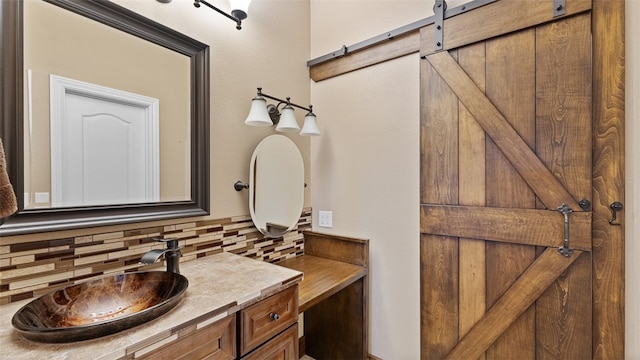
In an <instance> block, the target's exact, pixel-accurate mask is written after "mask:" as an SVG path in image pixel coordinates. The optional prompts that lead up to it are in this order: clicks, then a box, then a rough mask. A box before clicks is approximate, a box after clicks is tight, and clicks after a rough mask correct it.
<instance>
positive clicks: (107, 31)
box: [24, 1, 192, 209]
mask: <svg viewBox="0 0 640 360" xmlns="http://www.w3.org/2000/svg"><path fill="white" fill-rule="evenodd" d="M97 39H100V40H99V41H98V40H97ZM24 43H25V46H24V72H25V74H24V79H25V82H24V92H25V94H24V99H25V100H24V106H25V109H24V114H25V119H24V120H25V121H24V164H25V166H24V196H25V198H24V204H25V209H35V208H48V207H51V206H52V204H57V205H54V207H58V206H61V207H64V206H67V205H68V206H91V205H98V204H118V203H139V202H158V201H160V202H167V201H183V200H191V172H192V169H191V153H190V148H191V143H190V139H191V127H190V124H191V108H190V106H191V105H190V102H191V93H190V89H191V87H190V86H191V75H190V71H191V67H190V66H191V64H190V58H189V57H187V56H184V55H183V54H180V53H178V52H175V51H173V50H169V49H166V48H164V47H161V46H158V45H156V44H153V43H151V42H149V41H147V40H144V39H140V38H138V37H136V36H133V35H130V34H127V33H124V32H122V31H118V30H115V29H113V28H111V27H109V26H107V25H104V24H100V23H98V22H95V21H93V20H90V19H88V18H85V17H83V16H80V15H78V14H75V13H72V12H70V11H67V10H65V9H63V8H60V7H58V6H55V5H52V4H49V3H46V2H43V1H25V2H24ZM51 75H56V76H60V77H64V78H69V79H73V80H78V81H81V82H86V83H91V84H95V85H98V86H104V87H108V88H112V89H117V90H119V91H123V92H128V93H132V94H138V95H141V96H145V97H149V98H155V99H158V119H159V121H158V128H157V134H158V135H157V142H158V144H159V146H158V156H157V158H158V161H157V166H156V168H157V172H158V176H157V178H158V179H157V182H158V184H159V185H158V192H157V193H158V195H157V197H149V198H144V199H143V198H139V197H134V198H132V199H129V200H127V199H122V198H121V197H120V196H112V197H111V198H109V197H107V198H104V196H103V197H102V198H100V200H95V201H86V200H83V202H81V203H79V202H76V201H74V202H67V201H65V200H64V199H55V197H56V195H54V194H55V193H56V192H55V191H54V189H53V188H52V181H53V182H54V183H55V181H54V180H53V179H52V171H53V172H55V170H53V169H54V166H61V167H63V168H65V167H68V166H70V165H69V164H68V163H73V164H75V166H76V167H79V168H80V169H81V171H80V172H69V173H65V175H64V176H62V179H63V180H62V181H63V182H65V181H68V182H69V183H70V184H73V185H72V186H71V187H72V188H77V187H78V186H82V185H77V184H82V181H81V179H78V177H83V175H82V174H83V173H84V174H87V173H94V174H95V173H96V171H95V169H96V168H99V169H100V170H102V171H103V172H104V173H103V175H102V177H103V178H104V177H106V176H108V175H113V176H114V178H118V177H119V178H122V176H123V174H122V172H123V168H126V166H125V167H123V166H122V159H118V160H116V161H114V163H116V164H117V165H118V166H115V167H111V166H110V165H109V161H108V152H107V155H105V156H107V157H106V158H105V157H104V156H103V157H93V158H91V157H90V156H89V154H87V153H84V152H82V151H81V150H78V151H75V152H76V153H77V156H74V157H73V159H72V158H70V157H67V156H63V157H61V159H62V160H53V161H54V162H56V163H58V164H54V163H52V158H53V159H55V158H56V157H55V155H56V150H55V149H54V150H53V153H52V145H53V144H55V143H56V142H57V143H62V144H65V143H68V142H69V141H74V142H76V143H79V144H80V145H81V146H80V147H79V148H78V149H82V148H86V147H83V146H82V143H83V142H85V143H87V142H88V143H89V144H88V145H91V143H92V142H93V143H95V141H97V140H99V139H100V137H99V136H98V137H97V138H96V137H95V136H94V138H93V140H91V137H86V138H84V135H83V134H86V133H88V132H89V129H90V128H91V127H90V126H88V125H87V124H88V123H86V122H85V123H84V124H83V123H82V122H83V121H80V122H79V125H78V126H81V127H82V130H78V131H76V132H71V133H70V134H67V135H66V136H67V138H64V137H63V138H60V139H56V138H55V134H54V133H53V132H52V131H51V129H52V128H51V105H52V103H51V99H52V95H53V94H52V93H51V91H50V88H51V84H50V76H51ZM70 95H75V94H73V93H71V94H70ZM63 111H65V112H69V109H63ZM89 113H91V112H89ZM94 113H102V112H101V111H94ZM85 115H86V114H85ZM93 115H95V114H93ZM83 118H84V119H85V120H86V118H87V116H84V115H83ZM100 131H101V130H100ZM97 134H98V135H99V132H98V133H97ZM94 135H96V134H94ZM127 136H131V135H127ZM78 137H80V139H78ZM149 141H151V140H150V139H149V138H148V136H141V137H140V138H133V139H130V141H128V142H127V144H129V145H134V146H137V145H140V148H145V147H147V145H148V142H149ZM105 144H107V145H108V146H110V147H111V150H112V151H111V152H112V153H113V154H117V153H121V152H122V151H121V150H122V147H123V146H125V145H123V144H122V143H119V142H118V141H111V140H105ZM86 145H87V144H85V146H86ZM129 145H127V146H129ZM101 147H104V146H101ZM131 150H132V151H131V152H133V153H136V152H138V148H137V147H136V148H135V149H131ZM72 152H74V151H72ZM60 161H61V163H60ZM65 162H68V163H65ZM83 162H84V163H83ZM140 165H142V166H147V165H151V164H150V163H149V161H148V160H143V161H142V163H140V160H138V164H137V165H135V166H133V167H135V168H139V167H140ZM91 168H93V170H91ZM82 169H84V170H85V171H84V172H82ZM116 175H117V176H116ZM65 176H66V180H65ZM139 176H141V175H131V177H132V178H130V179H129V180H132V179H133V178H134V177H139ZM125 180H126V179H125ZM134 180H135V179H134ZM112 182H113V181H112ZM98 188H99V189H100V188H102V189H103V194H107V193H109V191H107V190H108V189H107V187H105V186H104V185H103V186H98ZM83 191H84V190H83ZM87 191H88V190H87ZM81 192H82V191H81ZM85 192H86V191H85ZM86 198H87V199H89V198H96V196H95V194H94V195H92V194H89V193H87V194H86ZM98 198H99V196H98Z"/></svg>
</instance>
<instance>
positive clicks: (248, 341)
mask: <svg viewBox="0 0 640 360" xmlns="http://www.w3.org/2000/svg"><path fill="white" fill-rule="evenodd" d="M297 321H298V287H297V286H293V287H290V288H288V289H285V290H283V291H281V292H279V293H278V294H276V295H273V296H271V297H268V298H266V299H264V300H262V301H260V302H259V303H257V304H254V305H251V306H249V307H247V308H246V309H243V310H241V311H240V323H241V324H240V328H241V332H242V335H241V336H240V355H241V356H242V355H244V354H246V353H248V352H249V351H251V350H253V349H255V348H256V347H258V346H259V345H260V344H262V343H264V342H265V341H267V340H268V339H270V338H271V337H273V336H275V335H276V334H278V333H279V332H281V331H282V330H284V329H286V328H288V327H289V326H291V325H292V324H294V323H295V322H297Z"/></svg>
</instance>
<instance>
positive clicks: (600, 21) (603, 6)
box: [309, 0, 625, 359]
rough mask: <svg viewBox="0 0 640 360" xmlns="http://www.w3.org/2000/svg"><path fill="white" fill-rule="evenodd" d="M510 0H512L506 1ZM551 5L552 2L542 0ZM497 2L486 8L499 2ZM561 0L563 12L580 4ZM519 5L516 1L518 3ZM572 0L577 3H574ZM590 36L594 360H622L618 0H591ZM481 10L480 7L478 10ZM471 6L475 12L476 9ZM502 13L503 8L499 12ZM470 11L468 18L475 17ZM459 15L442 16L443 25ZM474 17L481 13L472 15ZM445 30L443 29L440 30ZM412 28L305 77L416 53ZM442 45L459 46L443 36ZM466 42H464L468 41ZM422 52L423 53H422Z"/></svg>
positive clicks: (621, 34)
mask: <svg viewBox="0 0 640 360" xmlns="http://www.w3.org/2000/svg"><path fill="white" fill-rule="evenodd" d="M511 2H513V1H511ZM548 2H549V3H552V0H548ZM508 3H510V0H501V1H498V2H496V3H494V4H495V5H494V4H491V5H487V7H488V6H501V5H506V4H508ZM584 3H585V2H584V1H583V0H567V4H566V9H567V15H566V16H570V15H572V14H574V13H575V12H574V11H575V9H576V8H578V7H580V6H581V5H579V4H584ZM520 4H521V3H520ZM576 4H578V5H576ZM590 6H591V12H592V36H593V67H592V71H593V83H592V88H593V96H592V99H593V134H594V135H593V188H592V192H593V193H592V211H593V219H592V220H593V225H592V238H593V243H592V247H593V257H592V258H593V260H592V261H593V269H594V270H593V274H592V279H593V348H592V354H593V357H594V358H598V359H622V358H624V320H625V318H624V299H625V294H624V275H625V274H624V230H625V226H624V219H620V225H619V226H612V225H610V224H609V219H610V216H611V211H610V209H609V205H610V204H611V203H612V202H614V201H623V200H624V195H625V193H624V179H625V167H624V161H625V153H624V149H625V141H624V120H625V101H624V99H625V82H624V80H625V70H624V59H625V46H624V45H625V24H624V11H625V10H624V9H625V2H624V0H592V1H591V2H590ZM480 9H482V8H480ZM480 9H478V10H475V11H476V12H477V11H479V10H480ZM502 13H506V12H504V11H503V12H502ZM476 14H477V13H474V15H473V16H476ZM462 16H464V15H460V16H458V17H454V18H451V19H447V20H445V29H447V28H451V27H452V26H455V25H451V24H448V23H447V22H449V23H453V22H454V21H457V20H456V18H461V17H462ZM476 17H477V19H479V21H483V20H482V19H484V17H482V16H476ZM445 34H446V32H445ZM417 39H419V34H418V32H414V33H409V34H405V35H404V36H402V37H399V38H398V39H397V40H396V39H391V40H389V41H386V42H382V43H380V44H377V45H375V46H371V47H369V48H365V49H362V50H359V51H357V52H352V53H349V54H348V55H345V56H342V57H338V58H335V59H333V60H329V61H326V62H323V63H319V64H315V65H313V66H311V67H310V68H309V76H310V77H311V78H312V79H313V80H315V81H322V80H325V79H328V78H331V77H334V76H339V75H341V74H345V73H348V72H351V71H355V70H358V69H362V68H365V67H368V66H373V65H375V64H379V63H382V62H386V61H389V60H392V59H395V58H397V57H399V56H404V55H408V54H412V53H419V51H420V45H421V44H420V42H419V41H417ZM444 43H445V46H447V45H451V46H455V47H459V46H462V45H466V43H464V42H460V43H456V42H452V41H449V42H447V38H446V37H445V41H444ZM469 43H470V42H469ZM422 55H424V54H422Z"/></svg>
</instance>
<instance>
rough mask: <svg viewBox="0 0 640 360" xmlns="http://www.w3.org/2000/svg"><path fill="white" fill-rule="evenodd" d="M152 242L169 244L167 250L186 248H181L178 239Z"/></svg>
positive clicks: (162, 239) (161, 239)
mask: <svg viewBox="0 0 640 360" xmlns="http://www.w3.org/2000/svg"><path fill="white" fill-rule="evenodd" d="M152 240H154V241H157V242H161V243H165V244H167V249H170V250H180V249H182V248H183V247H184V246H179V242H178V238H167V239H164V238H152Z"/></svg>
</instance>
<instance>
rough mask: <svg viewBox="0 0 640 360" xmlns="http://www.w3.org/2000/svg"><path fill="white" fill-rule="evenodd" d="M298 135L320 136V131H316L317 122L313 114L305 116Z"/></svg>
mask: <svg viewBox="0 0 640 360" xmlns="http://www.w3.org/2000/svg"><path fill="white" fill-rule="evenodd" d="M300 135H303V136H317V135H320V129H318V121H317V120H316V116H315V115H314V114H313V113H308V114H307V116H305V117H304V125H302V130H301V131H300Z"/></svg>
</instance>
